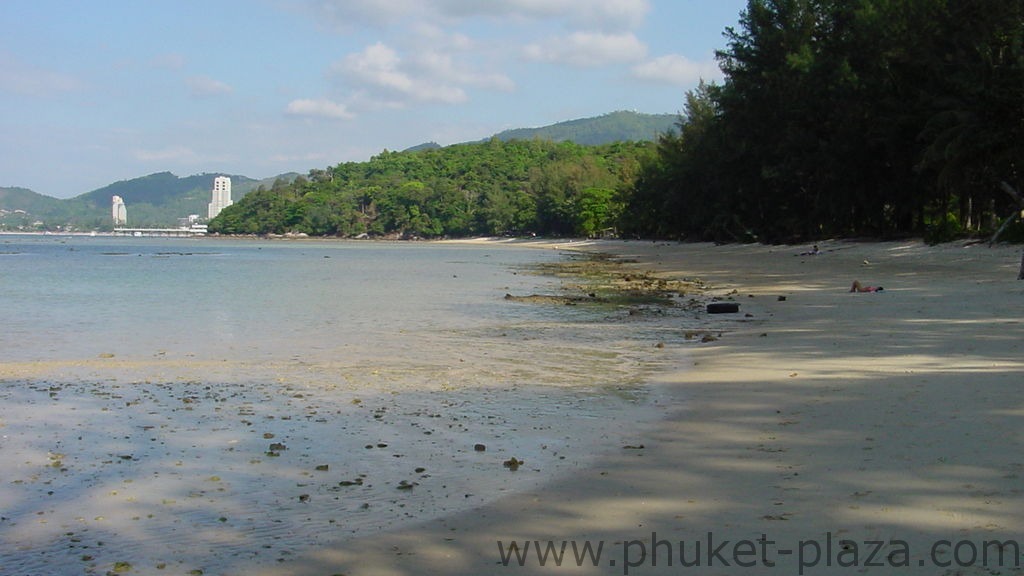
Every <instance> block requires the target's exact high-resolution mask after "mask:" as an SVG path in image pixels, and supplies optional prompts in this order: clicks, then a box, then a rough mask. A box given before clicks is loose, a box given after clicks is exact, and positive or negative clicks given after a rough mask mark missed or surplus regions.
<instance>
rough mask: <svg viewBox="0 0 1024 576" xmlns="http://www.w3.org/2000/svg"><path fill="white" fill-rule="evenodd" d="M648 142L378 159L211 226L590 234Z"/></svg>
mask: <svg viewBox="0 0 1024 576" xmlns="http://www.w3.org/2000/svg"><path fill="white" fill-rule="evenodd" d="M653 148H654V145H653V143H651V142H637V143H616V144H609V145H602V146H581V145H578V144H573V143H569V142H562V143H557V144H556V143H552V142H548V141H542V140H529V141H510V142H502V141H500V140H498V139H496V138H495V139H491V140H489V141H487V142H482V143H473V144H462V145H457V146H449V147H446V148H431V149H422V150H416V151H407V152H388V151H385V152H383V153H381V154H379V155H377V156H375V157H373V158H372V159H370V161H368V162H348V163H343V164H339V165H337V166H335V167H333V168H328V169H326V170H312V171H310V173H309V177H308V178H299V179H296V180H295V181H294V182H291V183H286V182H278V183H276V184H275V185H274V186H273V187H271V188H270V189H258V190H256V191H254V192H251V193H249V195H247V196H246V197H245V198H243V199H242V200H241V201H239V202H238V203H236V204H234V205H232V206H230V207H228V208H226V209H225V210H224V211H223V212H222V213H221V214H220V216H218V217H217V218H216V219H214V220H213V221H212V222H211V223H210V230H211V231H212V232H219V233H227V234H284V233H305V234H309V235H317V236H358V235H361V234H369V235H378V236H384V235H394V236H401V237H425V238H432V237H439V236H466V235H499V234H528V233H542V234H564V235H584V236H589V235H595V234H598V233H600V232H602V231H603V230H605V229H608V228H613V227H615V226H616V224H617V223H618V218H619V215H620V214H621V212H622V210H623V206H624V202H625V198H626V196H627V194H628V191H629V189H630V188H631V186H632V183H633V180H634V179H635V175H636V173H637V172H638V170H639V167H640V165H641V163H642V162H644V161H645V160H644V159H645V158H646V157H647V156H650V155H652V154H653Z"/></svg>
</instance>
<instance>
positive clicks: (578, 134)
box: [494, 111, 679, 146]
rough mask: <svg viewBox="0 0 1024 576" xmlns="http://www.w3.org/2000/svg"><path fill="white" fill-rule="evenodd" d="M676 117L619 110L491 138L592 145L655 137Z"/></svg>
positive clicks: (676, 120) (677, 117)
mask: <svg viewBox="0 0 1024 576" xmlns="http://www.w3.org/2000/svg"><path fill="white" fill-rule="evenodd" d="M678 121H679V116H678V115H676V114H642V113H639V112H630V111H619V112H612V113H610V114H605V115H603V116H597V117H594V118H580V119H578V120H569V121H567V122H559V123H557V124H552V125H550V126H544V127H541V128H517V129H514V130H505V131H504V132H499V133H498V134H495V136H494V137H495V138H497V139H499V140H503V141H506V142H507V141H509V140H532V139H534V138H539V139H541V140H551V141H553V142H565V141H570V142H575V143H577V144H584V145H590V146H596V145H599V144H611V143H612V142H633V141H643V140H651V141H654V140H657V139H658V137H659V136H661V135H662V134H664V133H666V132H669V131H671V130H672V129H673V127H674V125H675V123H676V122H678Z"/></svg>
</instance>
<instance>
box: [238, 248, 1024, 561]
mask: <svg viewBox="0 0 1024 576" xmlns="http://www.w3.org/2000/svg"><path fill="white" fill-rule="evenodd" d="M537 244H538V247H543V246H542V245H541V244H540V243H537ZM820 246H821V249H822V253H821V254H819V255H816V256H799V255H798V254H799V253H801V252H803V251H806V250H807V249H808V248H809V247H785V246H775V247H767V246H711V245H706V244H693V245H678V244H664V243H641V242H596V243H575V244H574V246H569V247H570V248H571V247H575V248H579V249H582V250H599V251H603V252H609V253H613V254H616V255H619V256H622V257H624V258H628V259H635V261H636V262H635V263H634V264H630V266H632V267H634V268H635V269H636V270H638V271H645V270H655V271H657V273H658V274H659V275H661V276H663V277H665V278H672V279H678V278H682V277H687V278H695V277H699V278H700V279H702V280H703V281H705V282H706V283H707V284H708V286H709V294H710V295H718V296H720V297H722V298H732V299H733V300H734V301H736V302H738V303H740V305H741V312H740V314H739V315H738V317H737V318H736V319H735V320H731V319H721V320H719V321H718V322H720V324H719V325H718V327H719V328H720V332H719V334H720V337H719V338H717V339H716V340H713V341H709V342H706V343H702V344H701V345H697V346H694V345H692V343H690V342H676V341H673V342H671V343H669V344H668V345H667V346H666V349H665V351H666V352H673V351H674V349H676V348H684V347H685V350H684V354H681V355H678V356H673V358H676V359H678V361H677V363H676V364H675V365H674V367H672V368H671V369H669V370H666V371H664V372H663V373H661V375H660V376H659V377H658V378H657V386H658V387H660V389H661V390H662V391H663V392H664V394H665V396H664V398H665V400H664V403H663V404H662V405H661V407H660V410H661V418H658V419H652V420H651V421H649V422H647V423H646V425H645V426H644V427H643V428H642V429H641V430H639V431H638V432H637V436H636V437H635V439H633V440H632V441H630V442H629V443H628V445H627V444H624V445H623V446H621V447H618V446H616V447H613V450H611V451H610V452H608V453H605V454H602V455H600V456H599V457H598V458H597V460H596V461H594V462H593V463H592V464H591V465H589V466H587V467H586V468H585V469H581V470H579V471H577V472H575V473H574V474H573V475H572V476H571V477H568V478H562V479H560V480H556V481H554V482H552V483H549V484H546V485H544V486H542V487H538V488H536V489H531V490H526V491H523V492H519V493H516V494H514V495H512V496H510V497H507V498H502V499H499V500H496V501H494V502H491V503H489V504H486V505H484V506H482V507H478V508H473V509H471V510H467V511H464V512H460V513H457V514H454V515H450V516H444V517H439V518H433V519H427V520H425V521H424V522H423V523H422V524H420V525H418V526H414V527H405V528H402V529H400V530H396V531H390V532H385V533H381V534H377V535H374V536H372V537H360V538H354V539H352V538H338V539H337V540H335V541H334V542H333V543H325V544H324V545H322V546H320V547H318V549H316V550H315V551H313V552H312V553H309V554H305V555H303V556H302V557H301V558H297V559H294V560H293V561H290V562H289V563H288V564H287V565H286V566H274V565H265V564H264V565H259V566H254V567H253V569H252V570H251V571H249V573H252V574H346V575H348V576H358V575H362V574H373V575H375V576H380V575H396V576H397V575H412V574H467V575H470V574H511V573H522V574H534V573H543V574H548V573H550V574H562V573H566V574H626V573H628V574H678V573H680V572H685V573H699V574H735V573H751V574H765V573H768V574H774V573H778V574H794V573H806V574H850V573H865V572H866V573H872V574H875V573H879V574H889V573H899V574H906V573H913V574H949V575H953V574H993V573H1000V574H1012V573H1018V572H1020V570H1019V569H1018V568H1015V567H1014V564H1015V563H1016V562H1017V561H1020V560H1021V557H1020V556H1019V550H1017V548H1016V543H1017V541H1018V540H1021V539H1024V538H1021V535H1022V534H1024V495H1022V488H1021V486H1022V483H1021V474H1022V472H1024V450H1022V448H1024V445H1022V444H1024V433H1022V429H1024V428H1022V424H1024V421H1022V417H1024V400H1022V399H1021V393H1020V385H1021V383H1022V382H1024V328H1022V324H1021V311H1022V309H1024V308H1022V304H1024V302H1022V299H1024V282H1020V281H1017V280H1016V277H1017V268H1018V265H1019V262H1020V252H1019V248H1017V247H995V248H991V249H990V248H988V247H986V246H984V245H979V246H970V247H965V246H964V245H962V244H950V245H943V246H938V247H928V246H924V245H921V244H919V243H915V242H894V243H845V242H842V243H840V242H835V243H824V244H821V245H820ZM549 247H550V246H549ZM561 248H566V246H561ZM854 279H858V280H860V281H861V282H864V283H866V284H871V285H876V286H878V285H881V286H884V288H885V290H884V291H883V292H880V293H849V292H848V290H849V286H850V284H851V282H852V281H853V280H854ZM747 314H750V316H749V317H748V316H746V315H747ZM608 426H615V423H609V424H608ZM548 540H553V541H554V542H555V544H556V546H558V545H559V543H561V542H563V541H568V542H573V541H574V542H575V543H577V544H578V545H580V546H582V545H583V544H584V543H590V544H591V545H592V546H593V548H594V549H596V548H597V547H598V546H601V547H602V548H601V550H602V556H601V557H600V558H599V560H598V561H597V562H596V563H595V562H592V560H593V558H592V557H587V558H586V559H585V562H584V563H583V565H582V566H578V565H577V564H578V563H577V562H576V561H575V560H574V559H572V558H571V557H570V556H571V552H572V551H571V549H570V550H569V552H568V553H567V557H566V558H565V559H564V561H563V562H562V565H561V567H556V566H554V565H552V564H553V562H549V563H548V565H546V566H544V567H543V568H542V567H540V565H539V562H540V560H539V556H538V555H537V554H536V552H535V551H534V550H528V551H527V552H526V553H525V554H524V556H523V560H524V561H523V562H522V563H523V566H522V567H520V565H519V563H518V562H517V559H516V557H515V556H512V557H511V559H512V562H511V564H512V565H510V566H504V565H503V562H502V552H501V550H502V549H501V548H499V545H498V543H499V542H502V545H503V546H504V550H505V552H507V551H508V548H507V547H508V544H509V543H510V542H512V541H518V542H519V543H520V545H523V544H524V543H525V542H526V541H530V542H531V543H534V542H540V543H541V545H544V544H545V542H546V541H548ZM709 540H711V542H713V545H712V548H715V547H718V546H720V545H721V543H722V542H726V544H725V546H724V547H723V548H715V550H717V553H716V554H711V553H710V551H709V550H708V549H707V548H702V549H701V555H700V556H698V557H697V558H698V560H697V561H698V562H699V563H700V565H699V566H697V567H683V566H681V564H680V562H681V561H683V560H685V561H688V562H691V563H692V562H693V561H694V559H695V554H694V552H695V548H694V546H695V545H706V544H707V543H708V541H709ZM995 540H998V541H1000V542H1002V543H1003V544H1004V546H1003V548H1002V549H997V547H993V546H990V545H989V544H990V543H991V542H992V541H995ZM876 543H878V544H876ZM883 544H884V545H883ZM748 545H749V547H748ZM593 551H594V550H592V552H593ZM681 551H682V555H683V556H684V558H681V557H680V553H681ZM787 551H788V553H787ZM737 552H739V555H737V554H736V553H737ZM815 552H817V554H818V557H817V558H815V556H814V553H815ZM972 552H973V554H972ZM997 552H1003V553H1004V557H1003V558H1002V559H1001V560H1000V559H999V558H997ZM507 557H508V555H507V554H506V558H507ZM549 560H551V559H550V558H549ZM997 562H1000V563H1001V566H1002V567H1000V565H997ZM595 564H596V565H595ZM984 564H987V565H984ZM1007 566H1009V568H1007Z"/></svg>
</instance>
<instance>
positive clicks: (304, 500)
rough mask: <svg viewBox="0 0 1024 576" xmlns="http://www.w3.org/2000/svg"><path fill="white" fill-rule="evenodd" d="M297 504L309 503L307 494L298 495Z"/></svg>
mask: <svg viewBox="0 0 1024 576" xmlns="http://www.w3.org/2000/svg"><path fill="white" fill-rule="evenodd" d="M299 502H309V494H299Z"/></svg>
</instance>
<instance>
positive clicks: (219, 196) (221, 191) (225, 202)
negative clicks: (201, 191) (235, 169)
mask: <svg viewBox="0 0 1024 576" xmlns="http://www.w3.org/2000/svg"><path fill="white" fill-rule="evenodd" d="M228 206H231V178H228V177H227V176H217V177H216V178H214V179H213V198H212V199H211V200H210V208H209V218H210V219H211V220H212V219H214V218H216V217H217V214H220V211H221V210H223V209H225V208H227V207H228Z"/></svg>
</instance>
